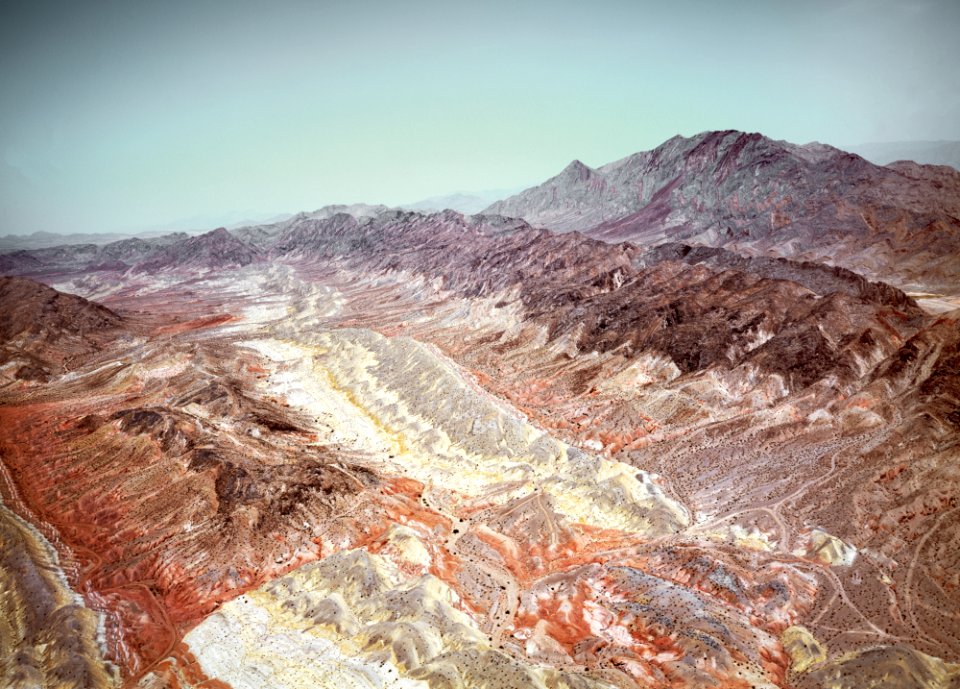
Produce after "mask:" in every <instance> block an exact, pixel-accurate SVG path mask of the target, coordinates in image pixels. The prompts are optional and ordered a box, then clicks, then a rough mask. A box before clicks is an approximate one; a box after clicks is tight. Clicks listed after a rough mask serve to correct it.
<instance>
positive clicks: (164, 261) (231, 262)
mask: <svg viewBox="0 0 960 689" xmlns="http://www.w3.org/2000/svg"><path fill="white" fill-rule="evenodd" d="M258 258H259V252H258V251H257V249H256V248H254V247H253V246H251V245H249V244H247V243H246V242H244V241H243V240H241V239H238V238H237V237H234V236H233V235H232V234H230V233H229V232H228V231H227V230H226V229H224V228H222V227H221V228H219V229H216V230H213V231H212V232H207V233H206V234H201V235H198V236H196V237H190V238H188V239H184V240H182V241H179V242H175V243H173V244H171V245H170V246H167V247H165V248H164V249H162V250H160V251H158V252H157V253H156V254H154V255H153V256H151V257H150V258H149V259H148V260H146V261H144V262H141V263H138V264H137V265H136V266H135V269H136V270H137V271H141V272H152V271H163V270H191V269H193V270H196V269H217V268H235V267H240V266H245V265H249V264H250V263H253V262H254V261H256V260H257V259H258Z"/></svg>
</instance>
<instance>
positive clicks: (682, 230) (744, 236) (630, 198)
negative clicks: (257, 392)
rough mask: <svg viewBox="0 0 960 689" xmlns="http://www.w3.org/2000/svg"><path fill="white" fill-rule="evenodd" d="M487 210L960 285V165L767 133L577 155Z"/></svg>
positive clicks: (536, 221)
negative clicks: (592, 162)
mask: <svg viewBox="0 0 960 689" xmlns="http://www.w3.org/2000/svg"><path fill="white" fill-rule="evenodd" d="M487 212H490V213H498V214H502V215H508V216H514V217H521V218H524V219H525V220H527V221H528V222H530V223H531V224H533V225H536V226H541V227H549V228H551V229H554V230H557V231H561V232H566V231H570V230H579V231H582V232H586V233H587V234H589V235H591V236H594V237H598V238H602V239H604V240H606V241H623V240H629V241H632V242H636V243H639V244H642V245H654V244H659V243H664V242H670V241H682V242H685V243H688V244H691V243H692V244H705V245H708V246H715V247H727V248H733V249H736V250H738V251H740V252H741V253H747V254H752V255H757V254H767V253H772V254H774V255H780V256H789V257H798V258H805V259H818V260H826V261H827V262H829V263H833V264H836V265H841V266H844V267H847V268H851V269H853V270H856V271H858V272H863V273H865V274H867V275H870V276H872V277H879V278H880V279H886V280H887V281H890V282H894V283H895V284H899V285H914V284H915V285H926V286H929V287H933V288H944V287H955V286H956V285H955V283H956V275H958V274H960V264H958V259H957V256H958V255H960V220H958V218H960V186H958V184H957V173H956V171H955V170H952V169H951V168H947V167H930V166H923V165H917V164H915V163H903V164H896V165H891V166H888V167H880V166H877V165H873V164H872V163H869V162H867V161H866V160H864V159H863V158H860V157H859V156H856V155H853V154H850V153H846V152H844V151H840V150H838V149H835V148H832V147H830V146H824V145H822V144H808V145H806V146H797V145H794V144H789V143H786V142H781V141H773V140H771V139H768V138H766V137H764V136H762V135H760V134H745V133H742V132H736V131H722V132H706V133H703V134H699V135H697V136H694V137H691V138H682V137H674V138H673V139H670V140H669V141H667V142H665V143H664V144H663V145H661V146H659V147H658V148H655V149H654V150H652V151H645V152H642V153H637V154H634V155H632V156H629V157H627V158H624V159H622V160H619V161H616V162H614V163H610V164H608V165H604V166H602V167H599V168H596V169H591V168H588V167H586V166H584V165H583V164H582V163H580V162H579V161H575V162H574V163H571V165H570V166H568V167H567V168H566V169H565V170H564V171H563V172H561V173H560V174H559V175H557V176H556V177H554V178H552V179H550V180H547V181H546V182H544V183H543V184H542V185H540V186H538V187H533V188H531V189H527V190H526V191H524V192H521V193H520V194H518V195H516V196H513V197H511V198H508V199H505V200H503V201H499V202H497V203H495V204H493V205H492V206H490V208H488V209H487Z"/></svg>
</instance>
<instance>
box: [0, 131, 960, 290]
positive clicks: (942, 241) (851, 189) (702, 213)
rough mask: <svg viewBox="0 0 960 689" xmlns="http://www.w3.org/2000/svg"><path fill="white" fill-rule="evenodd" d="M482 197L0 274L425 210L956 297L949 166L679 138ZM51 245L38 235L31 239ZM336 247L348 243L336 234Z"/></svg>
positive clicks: (150, 244) (958, 181)
mask: <svg viewBox="0 0 960 689" xmlns="http://www.w3.org/2000/svg"><path fill="white" fill-rule="evenodd" d="M491 193H493V192H491ZM478 199H480V197H479V196H475V195H469V194H456V195H452V196H446V197H436V198H434V199H427V200H424V201H422V202H419V203H417V204H412V206H416V207H417V210H416V211H410V210H405V209H391V208H389V207H388V206H385V205H369V204H352V205H331V206H325V207H323V208H320V209H318V210H315V211H312V212H304V213H298V214H296V215H292V216H289V217H283V218H281V219H278V220H276V221H275V222H268V223H266V224H253V225H247V226H243V227H237V228H233V229H232V230H231V231H230V232H227V231H226V230H224V229H221V230H219V231H217V232H216V233H213V234H210V233H208V234H206V235H202V236H200V237H195V238H193V239H191V240H190V241H188V242H185V241H184V240H186V238H187V236H188V235H186V234H183V233H180V234H179V235H166V236H164V237H162V238H151V239H137V240H131V239H124V240H120V241H113V242H110V243H107V244H102V245H101V244H99V242H98V241H90V242H77V241H76V239H96V240H102V239H106V238H107V237H105V236H97V237H70V238H60V239H61V243H62V242H64V241H71V242H72V243H74V246H73V247H72V248H68V247H62V246H61V247H56V248H42V249H37V250H31V251H26V250H21V251H10V250H9V249H8V250H7V251H6V252H4V253H3V254H2V255H0V268H2V270H3V271H4V272H7V273H14V274H31V273H33V272H35V271H42V270H47V269H49V268H51V267H52V266H60V267H63V268H66V267H68V266H73V267H77V266H83V267H84V268H85V269H90V268H91V267H96V266H103V267H104V268H106V269H118V268H120V267H121V266H123V267H133V266H141V267H144V268H151V267H152V268H157V269H159V268H161V267H163V268H171V267H176V265H177V262H178V261H180V260H183V261H186V262H188V263H189V264H190V265H191V266H194V267H202V265H205V264H207V263H209V266H208V267H210V268H223V267H227V266H234V265H246V264H248V263H251V262H256V261H258V260H260V259H261V258H263V257H267V256H269V255H270V252H277V251H280V252H281V253H282V252H287V251H298V250H300V249H302V248H303V247H307V246H310V245H311V242H312V239H311V237H312V235H311V233H312V232H313V231H314V229H313V228H314V227H316V226H317V223H319V222H320V221H325V220H329V219H331V218H337V217H340V216H343V217H347V218H355V219H360V220H363V219H372V218H377V217H380V216H382V215H384V214H388V213H389V214H391V217H393V216H396V217H403V214H404V213H408V214H413V215H416V214H420V215H425V214H429V213H431V212H434V207H440V206H445V207H450V206H459V207H460V208H461V209H464V210H462V211H460V212H463V213H464V214H466V215H483V216H488V217H490V218H492V217H493V216H500V217H501V218H512V219H515V220H512V221H506V220H500V221H497V222H500V223H503V224H504V225H503V226H505V227H507V226H510V227H513V226H514V225H515V224H516V222H517V221H523V222H526V223H528V224H529V225H530V226H533V227H536V228H546V229H550V230H553V231H555V232H561V233H563V232H570V231H579V232H582V233H584V234H586V235H588V236H590V237H593V238H595V239H600V240H603V241H606V242H611V243H617V242H622V241H628V242H630V243H632V244H635V245H637V246H639V247H640V248H642V249H644V250H651V249H653V248H655V247H658V246H662V245H667V244H682V245H700V246H709V247H715V248H724V249H727V250H728V251H732V252H734V254H736V255H739V256H742V257H748V258H749V257H754V258H776V257H786V258H791V259H793V260H799V261H812V262H817V263H826V264H828V265H835V266H840V267H843V268H847V269H850V270H854V271H856V272H858V273H861V274H863V275H865V276H867V277H868V278H870V279H879V280H883V281H887V282H890V283H892V284H895V285H897V286H899V287H901V288H904V289H909V290H913V291H935V292H949V293H953V292H955V291H956V289H957V287H958V278H957V276H958V275H960V172H958V171H957V170H955V169H953V168H951V167H945V166H930V165H921V164H917V163H913V162H897V163H893V164H890V165H887V166H879V165H876V164H873V163H871V162H869V161H867V160H865V159H864V158H862V157H860V156H858V155H855V154H853V153H849V152H846V151H842V150H840V149H837V148H834V147H832V146H827V145H824V144H819V143H813V144H806V145H796V144H792V143H788V142H785V141H775V140H772V139H770V138H767V137H765V136H763V135H761V134H755V133H754V134H748V133H744V132H738V131H717V132H704V133H702V134H698V135H696V136H693V137H680V136H676V137H673V138H671V139H669V140H668V141H666V142H664V143H663V144H662V145H660V146H658V147H657V148H655V149H653V150H650V151H643V152H640V153H635V154H633V155H631V156H628V157H626V158H623V159H621V160H618V161H615V162H613V163H609V164H607V165H604V166H601V167H597V168H593V167H590V166H588V165H586V164H584V163H583V162H581V161H579V160H575V161H573V162H572V163H570V164H569V165H568V166H567V167H566V168H565V169H564V170H562V171H561V172H560V173H559V174H558V175H556V176H554V177H552V178H550V179H548V180H547V181H545V182H543V183H542V184H540V185H537V186H534V187H531V188H529V189H526V190H524V191H521V192H520V193H517V194H515V195H513V196H510V197H509V198H505V199H503V200H500V201H496V202H494V203H492V204H491V205H489V206H488V207H487V208H485V209H483V211H482V212H481V213H476V212H471V210H473V209H474V208H475V207H476V205H478ZM449 212H453V211H452V210H451V211H449ZM397 214H399V215H397ZM338 222H340V221H338ZM491 222H492V220H491ZM511 223H513V224H511ZM335 224H336V223H335ZM340 224H341V225H343V223H342V222H341V223H340ZM494 224H496V223H494ZM343 228H344V229H343V232H344V233H347V234H349V230H348V229H347V226H346V225H343ZM55 238H56V236H55V235H49V234H45V235H42V236H38V237H36V238H35V240H36V241H39V242H47V241H53V240H54V239H55ZM231 238H235V239H236V240H237V241H236V242H231V241H230V240H231ZM8 239H9V238H8ZM342 241H344V242H349V241H350V239H349V237H348V236H346V234H345V235H344V237H343V238H342ZM0 251H2V247H0ZM195 264H196V265H195Z"/></svg>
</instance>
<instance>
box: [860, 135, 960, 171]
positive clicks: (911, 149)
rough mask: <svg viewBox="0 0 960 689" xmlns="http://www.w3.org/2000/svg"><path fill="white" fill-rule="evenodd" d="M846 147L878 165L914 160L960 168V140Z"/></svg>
mask: <svg viewBox="0 0 960 689" xmlns="http://www.w3.org/2000/svg"><path fill="white" fill-rule="evenodd" d="M846 149H847V150H848V151H850V152H851V153H856V154H857V155H859V156H863V157H864V158H866V159H867V160H869V161H870V162H871V163H876V164H877V165H889V164H890V163H894V162H897V161H899V160H912V161H913V162H915V163H921V164H922V165H949V166H951V167H953V168H954V169H957V170H960V141H887V142H875V143H867V144H860V145H858V146H847V147H846Z"/></svg>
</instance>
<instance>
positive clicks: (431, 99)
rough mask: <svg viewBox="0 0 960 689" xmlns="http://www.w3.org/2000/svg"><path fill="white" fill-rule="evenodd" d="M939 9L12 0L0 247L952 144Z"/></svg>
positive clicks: (940, 5) (958, 135)
mask: <svg viewBox="0 0 960 689" xmlns="http://www.w3.org/2000/svg"><path fill="white" fill-rule="evenodd" d="M958 28H960V3H957V2H955V1H954V0H908V1H904V2H896V1H894V0H879V1H871V0H849V1H842V2H827V1H821V0H817V1H815V2H806V3H793V2H780V1H777V2H761V1H757V2H730V3H707V2H672V3H669V4H668V3H663V4H660V3H649V2H629V1H627V0H623V1H610V0H599V1H598V2H595V3H590V4H587V3H573V2H567V1H565V0H564V1H560V2H544V1H542V0H538V1H536V2H530V3H519V2H502V1H499V0H497V1H494V2H488V3H473V4H465V3H447V2H439V1H436V0H431V1H414V2H409V3H383V2H381V3H378V2H372V1H370V0H359V1H356V2H343V3H332V2H314V3H310V2H283V3H273V4H271V3H257V2H240V3H228V2H223V1H222V0H199V1H197V2H189V3H187V2H170V3H129V2H118V1H108V2H93V3H57V2H43V1H40V2H14V3H6V4H5V5H4V7H3V9H2V10H0V92H2V93H3V94H4V95H3V98H2V99H0V154H2V160H0V235H3V234H7V233H14V234H22V233H30V232H35V231H55V232H116V231H139V230H146V229H159V228H163V227H170V228H175V227H176V228H181V227H185V226H189V225H190V224H191V223H195V224H197V225H199V226H203V225H204V224H207V225H208V226H213V225H215V224H218V223H219V221H218V218H222V217H223V216H224V215H225V214H242V213H251V214H261V215H270V214H273V213H278V212H295V211H298V210H309V209H313V208H317V207H319V206H322V205H325V204H328V203H351V202H358V201H364V202H369V203H386V204H400V203H408V202H413V201H416V200H418V199H421V198H424V197H428V196H435V195H439V194H445V193H450V192H454V191H470V190H483V189H491V188H505V187H506V188H509V187H516V186H521V185H525V184H530V183H535V182H539V181H542V180H543V179H544V178H546V177H548V176H550V175H552V174H555V173H556V172H558V171H559V170H560V169H561V168H562V167H563V166H564V165H566V164H567V163H568V162H569V161H570V160H571V159H573V158H579V159H581V160H583V161H584V162H586V163H587V164H590V165H600V164H603V163H606V162H609V161H612V160H615V159H618V158H621V157H623V156H625V155H628V154H630V153H633V152H635V151H639V150H645V149H649V148H652V147H654V146H657V145H658V144H660V143H661V142H662V141H664V140H665V139H667V138H669V137H670V136H673V135H674V134H677V133H680V134H684V135H692V134H695V133H697V132H700V131H704V130H709V129H727V128H731V129H741V130H747V131H760V132H762V133H764V134H766V135H768V136H772V137H774V138H778V139H787V140H790V141H794V142H797V143H805V142H808V141H813V140H817V141H822V142H825V143H831V144H835V145H840V146H843V145H853V144H858V143H863V142H876V141H912V140H938V139H945V140H955V139H960V71H958V70H957V69H956V66H957V65H958V64H960V43H958V42H957V41H956V34H957V29H958Z"/></svg>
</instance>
